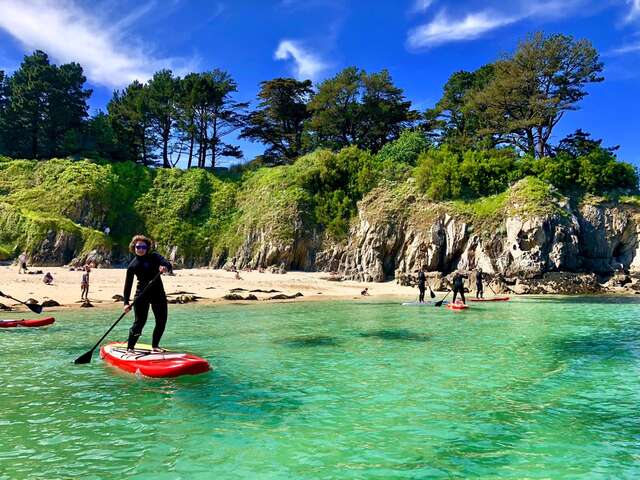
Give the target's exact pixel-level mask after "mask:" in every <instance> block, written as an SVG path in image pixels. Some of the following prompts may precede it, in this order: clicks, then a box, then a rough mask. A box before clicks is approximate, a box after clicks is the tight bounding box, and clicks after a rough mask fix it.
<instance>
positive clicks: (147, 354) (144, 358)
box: [100, 343, 211, 377]
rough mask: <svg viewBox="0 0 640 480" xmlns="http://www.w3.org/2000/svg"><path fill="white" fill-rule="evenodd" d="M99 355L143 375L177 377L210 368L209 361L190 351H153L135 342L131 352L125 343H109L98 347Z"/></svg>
mask: <svg viewBox="0 0 640 480" xmlns="http://www.w3.org/2000/svg"><path fill="white" fill-rule="evenodd" d="M100 356H101V357H102V358H103V359H104V360H105V361H106V362H108V363H110V364H111V365H113V366H114V367H118V368H119V369H121V370H124V371H125V372H130V373H136V374H137V373H140V374H141V375H144V376H145V377H178V376H180V375H197V374H199V373H204V372H207V371H209V370H210V368H211V367H210V366H209V362H207V361H206V360H205V359H204V358H200V357H196V356H195V355H191V354H190V353H180V352H172V351H170V350H167V351H165V352H163V353H153V352H152V351H151V345H143V344H137V345H136V348H135V351H134V352H133V353H129V352H127V344H126V343H110V344H108V345H104V346H103V347H101V348H100Z"/></svg>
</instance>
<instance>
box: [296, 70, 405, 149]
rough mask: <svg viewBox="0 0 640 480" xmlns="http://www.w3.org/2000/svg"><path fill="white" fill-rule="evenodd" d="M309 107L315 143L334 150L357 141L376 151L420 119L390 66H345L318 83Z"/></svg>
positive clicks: (310, 125) (310, 123) (311, 132)
mask: <svg viewBox="0 0 640 480" xmlns="http://www.w3.org/2000/svg"><path fill="white" fill-rule="evenodd" d="M308 108H309V111H310V112H311V119H310V120H309V123H308V127H309V134H310V136H311V137H312V139H313V142H314V146H317V147H324V148H330V149H333V150H338V149H340V148H343V147H348V146H349V145H356V146H358V147H359V148H362V149H367V150H370V151H372V152H377V151H378V150H380V149H381V148H382V147H383V146H384V144H385V143H387V142H388V141H390V140H393V139H395V138H398V136H399V135H400V132H401V131H402V130H403V129H404V128H406V127H407V126H408V125H410V124H411V122H413V121H414V120H417V113H416V112H414V111H413V110H411V102H409V101H406V99H405V97H404V94H403V91H402V89H400V88H398V87H396V86H395V85H394V84H393V81H392V79H391V76H390V75H389V72H388V71H387V70H382V71H381V72H379V73H372V74H367V73H366V72H365V71H364V70H360V69H358V68H356V67H348V68H345V69H344V70H342V71H341V72H339V73H338V74H337V75H336V76H335V77H333V78H330V79H327V80H325V81H324V82H322V83H321V84H320V85H318V91H317V92H316V94H315V95H314V96H313V97H312V99H311V101H310V102H309V105H308Z"/></svg>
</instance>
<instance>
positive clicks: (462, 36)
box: [407, 11, 519, 48]
mask: <svg viewBox="0 0 640 480" xmlns="http://www.w3.org/2000/svg"><path fill="white" fill-rule="evenodd" d="M518 20H519V18H517V17H506V16H501V15H498V14H492V13H490V12H478V13H470V14H467V15H466V16H465V17H464V18H463V19H461V20H451V19H449V18H447V16H446V14H445V13H444V11H442V12H440V13H439V14H438V15H437V16H436V17H435V18H434V19H433V21H431V22H429V23H427V24H426V25H421V26H420V27H418V28H416V29H414V30H412V31H410V32H409V37H408V40H407V43H408V45H409V47H411V48H422V47H433V46H436V45H440V44H442V43H447V42H455V41H461V40H472V39H474V38H478V37H479V36H481V35H483V34H484V33H487V32H488V31H490V30H493V29H496V28H499V27H502V26H505V25H509V24H510V23H514V22H516V21H518Z"/></svg>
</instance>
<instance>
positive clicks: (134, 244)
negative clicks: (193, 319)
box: [123, 235, 173, 352]
mask: <svg viewBox="0 0 640 480" xmlns="http://www.w3.org/2000/svg"><path fill="white" fill-rule="evenodd" d="M152 246H153V242H152V241H151V240H150V239H149V238H147V237H145V236H144V235H136V236H134V237H133V238H132V239H131V243H130V244H129V251H130V252H132V253H134V254H135V257H134V259H133V260H131V263H130V264H129V266H128V267H127V277H126V280H125V284H124V295H123V296H124V311H125V312H128V311H129V310H131V306H130V305H129V299H130V296H131V287H132V286H133V277H134V276H135V277H136V278H137V279H138V285H137V288H136V294H135V298H136V300H135V304H134V307H133V311H134V313H135V317H136V318H135V320H134V322H133V325H132V326H131V329H130V330H129V340H128V341H127V350H129V351H133V349H134V347H135V346H136V342H137V341H138V339H139V338H140V335H142V329H143V328H144V325H145V323H146V322H147V316H148V315H149V307H151V309H152V310H153V316H154V317H155V320H156V324H155V327H154V329H153V336H152V341H151V346H152V348H153V351H155V352H161V351H163V350H162V349H161V348H160V339H161V338H162V334H163V333H164V328H165V326H166V324H167V315H168V309H167V296H166V294H165V292H164V287H163V285H162V279H160V278H158V279H156V280H155V281H154V282H153V285H151V286H150V287H149V290H148V291H147V292H145V294H144V296H143V297H141V298H138V296H139V295H140V293H141V292H142V291H143V290H144V288H145V287H146V286H147V285H149V283H150V282H151V281H152V280H154V278H156V275H158V272H159V273H165V272H170V271H172V270H173V267H172V266H171V263H169V261H167V259H165V258H164V257H163V256H162V255H160V254H159V253H157V252H151V248H152Z"/></svg>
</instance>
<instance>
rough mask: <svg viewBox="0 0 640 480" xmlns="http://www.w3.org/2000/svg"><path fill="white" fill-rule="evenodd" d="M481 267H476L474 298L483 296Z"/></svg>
mask: <svg viewBox="0 0 640 480" xmlns="http://www.w3.org/2000/svg"><path fill="white" fill-rule="evenodd" d="M482 275H484V274H483V273H482V269H481V268H480V267H478V269H477V270H476V298H484V288H483V286H482Z"/></svg>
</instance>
